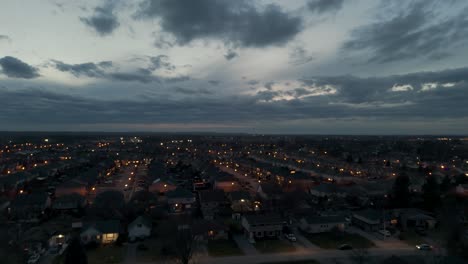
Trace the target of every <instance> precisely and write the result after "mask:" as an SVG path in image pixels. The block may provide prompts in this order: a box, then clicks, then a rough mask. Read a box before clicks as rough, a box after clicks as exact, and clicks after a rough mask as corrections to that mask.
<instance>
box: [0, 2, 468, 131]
mask: <svg viewBox="0 0 468 264" xmlns="http://www.w3.org/2000/svg"><path fill="white" fill-rule="evenodd" d="M467 13H468V2H467V1H464V0H440V1H436V0H414V1H411V0H395V1H387V0H380V1H379V0H250V1H249V0H236V1H232V0H190V1H189V0H134V1H124V0H98V1H96V0H93V1H91V0H90V1H84V0H74V1H66V0H0V101H1V104H0V106H1V111H0V131H112V132H116V131H122V132H123V131H126V132H127V131H129V132H132V131H155V132H199V131H203V132H235V133H238V132H243V133H272V134H365V135H369V134H468V60H467V59H468V16H467V15H466V14H467Z"/></svg>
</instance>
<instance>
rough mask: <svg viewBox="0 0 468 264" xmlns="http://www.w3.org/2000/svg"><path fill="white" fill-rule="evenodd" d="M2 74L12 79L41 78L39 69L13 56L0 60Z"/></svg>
mask: <svg viewBox="0 0 468 264" xmlns="http://www.w3.org/2000/svg"><path fill="white" fill-rule="evenodd" d="M0 66H1V67H2V73H3V74H5V75H6V76H8V77H12V78H23V79H32V78H36V77H39V73H38V69H37V68H35V67H33V66H30V65H29V64H27V63H25V62H23V61H21V60H19V59H17V58H15V57H11V56H5V57H3V58H1V59H0Z"/></svg>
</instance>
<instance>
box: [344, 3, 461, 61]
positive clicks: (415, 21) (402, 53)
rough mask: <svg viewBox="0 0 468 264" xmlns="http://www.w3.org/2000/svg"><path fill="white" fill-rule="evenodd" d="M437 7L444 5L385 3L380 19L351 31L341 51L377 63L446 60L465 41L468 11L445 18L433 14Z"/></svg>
mask: <svg viewBox="0 0 468 264" xmlns="http://www.w3.org/2000/svg"><path fill="white" fill-rule="evenodd" d="M448 2H450V1H447V2H445V3H448ZM387 5H389V6H387ZM439 5H444V2H434V1H430V0H424V1H413V2H407V3H403V4H401V5H398V6H396V7H395V6H392V5H390V4H388V3H386V5H384V6H383V7H381V9H382V13H384V14H385V15H384V16H383V18H379V19H378V20H377V21H376V22H374V23H372V24H368V25H364V26H361V27H358V28H357V29H355V30H353V31H352V33H351V38H350V39H349V40H348V41H346V42H345V43H344V45H343V50H344V51H345V52H346V53H350V52H360V55H362V56H367V57H368V60H369V61H371V62H378V63H387V62H394V61H403V60H413V59H426V60H432V61H433V60H440V59H443V58H446V57H448V56H450V55H452V50H453V48H456V47H461V46H463V44H464V43H465V44H466V42H467V40H468V37H467V36H468V18H467V16H466V12H467V11H468V8H466V7H465V8H458V11H453V12H456V13H455V14H454V15H450V16H447V15H445V14H444V13H443V12H442V11H440V12H441V13H439V12H438V11H436V10H444V6H439ZM451 12H452V11H451ZM392 14H395V15H392Z"/></svg>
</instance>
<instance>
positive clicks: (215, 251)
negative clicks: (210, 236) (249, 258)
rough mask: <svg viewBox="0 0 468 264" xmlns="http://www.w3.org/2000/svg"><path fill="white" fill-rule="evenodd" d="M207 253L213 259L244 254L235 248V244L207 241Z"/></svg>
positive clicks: (231, 241) (226, 241)
mask: <svg viewBox="0 0 468 264" xmlns="http://www.w3.org/2000/svg"><path fill="white" fill-rule="evenodd" d="M207 249H208V253H209V254H210V256H213V257H223V256H236V255H243V254H244V253H243V252H242V251H241V250H240V248H239V247H238V246H237V244H236V242H235V241H233V240H231V239H229V240H217V241H213V240H210V241H208V244H207Z"/></svg>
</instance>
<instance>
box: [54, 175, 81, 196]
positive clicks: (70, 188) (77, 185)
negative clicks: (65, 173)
mask: <svg viewBox="0 0 468 264" xmlns="http://www.w3.org/2000/svg"><path fill="white" fill-rule="evenodd" d="M87 187H88V184H87V183H84V182H82V181H79V180H77V179H73V180H70V181H67V182H64V183H62V184H60V185H58V186H57V187H56V188H55V197H61V196H64V195H69V194H72V193H77V194H79V195H81V196H86V195H87V194H88V191H87Z"/></svg>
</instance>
